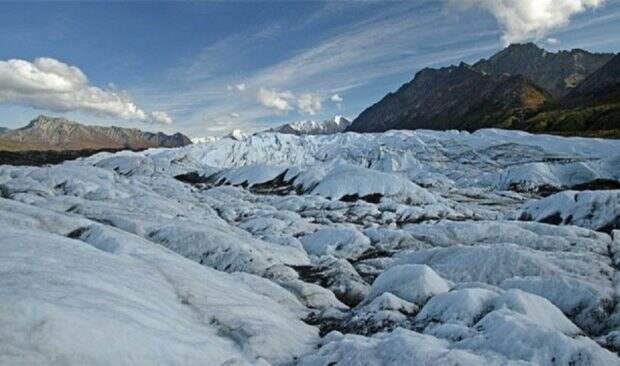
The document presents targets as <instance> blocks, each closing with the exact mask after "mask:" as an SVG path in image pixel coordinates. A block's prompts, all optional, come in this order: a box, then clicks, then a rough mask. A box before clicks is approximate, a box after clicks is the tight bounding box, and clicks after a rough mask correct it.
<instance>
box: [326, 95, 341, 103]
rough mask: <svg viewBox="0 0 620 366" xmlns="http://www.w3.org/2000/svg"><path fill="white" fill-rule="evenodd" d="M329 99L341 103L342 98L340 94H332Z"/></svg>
mask: <svg viewBox="0 0 620 366" xmlns="http://www.w3.org/2000/svg"><path fill="white" fill-rule="evenodd" d="M329 100H331V101H332V102H334V103H342V101H343V100H344V99H343V98H342V97H341V96H340V95H338V94H334V95H332V96H331V97H330V98H329Z"/></svg>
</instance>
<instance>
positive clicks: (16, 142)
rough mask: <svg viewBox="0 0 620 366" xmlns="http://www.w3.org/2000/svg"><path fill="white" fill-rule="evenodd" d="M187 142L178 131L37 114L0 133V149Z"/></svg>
mask: <svg viewBox="0 0 620 366" xmlns="http://www.w3.org/2000/svg"><path fill="white" fill-rule="evenodd" d="M189 144H191V141H190V140H189V138H187V137H186V136H185V135H183V134H180V133H175V134H174V135H166V134H164V133H162V132H158V133H151V132H143V131H140V130H138V129H135V128H121V127H101V126H86V125H82V124H79V123H77V122H72V121H69V120H66V119H64V118H52V117H47V116H39V117H37V118H36V119H34V120H32V121H31V122H30V123H29V124H28V125H27V126H25V127H22V128H19V129H15V130H8V131H5V132H4V133H2V134H1V135H0V150H10V151H19V150H103V149H106V150H120V149H132V150H139V149H146V148H151V147H179V146H185V145H189Z"/></svg>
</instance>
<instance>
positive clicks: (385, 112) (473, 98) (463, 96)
mask: <svg viewBox="0 0 620 366" xmlns="http://www.w3.org/2000/svg"><path fill="white" fill-rule="evenodd" d="M550 100H551V97H550V95H549V94H548V93H546V92H545V91H544V90H543V89H541V88H540V87H538V86H537V85H535V84H534V83H532V82H531V81H530V80H528V79H527V78H525V77H523V76H519V75H517V76H510V75H500V76H494V75H488V74H484V73H482V72H480V71H477V70H475V69H473V68H472V67H470V66H469V65H466V64H464V63H461V64H460V65H459V66H450V67H445V68H441V69H424V70H421V71H420V72H418V73H417V74H416V75H415V77H414V79H413V80H412V81H411V82H409V83H407V84H405V85H403V86H402V87H400V89H398V90H397V91H396V92H395V93H390V94H388V95H387V96H385V97H384V98H383V99H382V100H381V101H380V102H378V103H376V104H375V105H373V106H371V107H370V108H368V109H366V110H365V111H363V112H362V113H361V114H360V115H359V116H358V117H357V118H356V119H355V120H354V121H353V124H352V125H351V126H350V127H349V128H348V129H347V130H348V131H355V132H380V131H386V130H389V129H419V128H425V129H466V130H475V129H477V128H481V127H487V126H489V125H497V126H503V127H507V126H508V125H509V124H510V123H511V120H512V119H514V118H516V119H523V118H525V116H527V115H528V114H532V113H534V112H535V111H536V110H538V108H540V107H541V106H543V105H544V104H545V103H547V102H549V101H550Z"/></svg>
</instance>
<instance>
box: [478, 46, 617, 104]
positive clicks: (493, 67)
mask: <svg viewBox="0 0 620 366" xmlns="http://www.w3.org/2000/svg"><path fill="white" fill-rule="evenodd" d="M613 57H614V54H613V53H590V52H587V51H584V50H581V49H573V50H570V51H559V52H557V53H553V52H548V51H545V50H544V49H542V48H540V47H538V46H537V45H535V44H534V43H525V44H512V45H510V46H508V47H506V48H505V49H504V50H502V51H500V52H498V53H497V54H495V55H494V56H492V57H491V58H489V59H488V60H485V59H482V60H480V61H478V62H476V63H475V64H474V65H473V66H472V67H473V68H474V69H475V70H478V71H481V72H483V73H486V74H491V75H501V74H512V75H523V76H525V77H527V78H528V79H530V80H532V81H533V82H534V83H536V84H538V85H539V86H541V87H543V88H544V89H545V90H547V91H548V92H549V93H551V95H553V96H554V97H555V98H560V97H562V96H564V95H566V94H567V93H569V92H570V91H571V90H572V89H573V88H574V87H575V86H577V85H578V84H579V83H580V82H581V81H582V80H584V79H585V78H586V77H587V76H588V75H590V74H591V73H593V72H594V71H596V70H597V69H599V68H601V67H602V66H603V65H605V64H606V63H607V62H609V60H611V59H612V58H613Z"/></svg>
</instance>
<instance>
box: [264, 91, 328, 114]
mask: <svg viewBox="0 0 620 366" xmlns="http://www.w3.org/2000/svg"><path fill="white" fill-rule="evenodd" d="M258 102H259V103H260V104H262V105H263V106H265V107H267V108H271V109H275V110H277V111H278V112H286V111H290V110H293V109H296V110H297V112H299V113H300V114H309V115H315V114H317V113H318V112H320V111H321V109H323V105H322V98H321V97H320V96H319V95H318V94H312V93H303V94H299V95H295V94H293V93H292V92H290V91H288V90H286V91H281V92H280V91H277V90H273V89H266V88H260V89H259V91H258Z"/></svg>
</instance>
